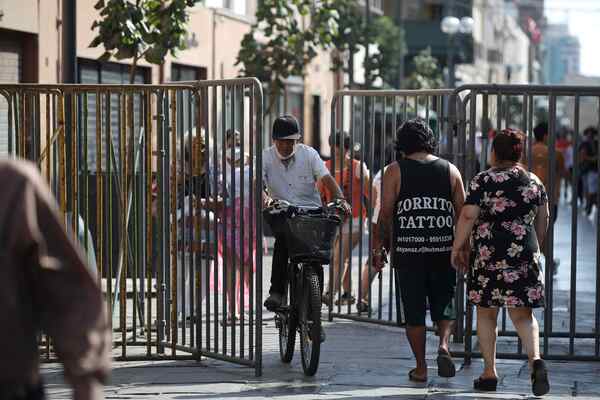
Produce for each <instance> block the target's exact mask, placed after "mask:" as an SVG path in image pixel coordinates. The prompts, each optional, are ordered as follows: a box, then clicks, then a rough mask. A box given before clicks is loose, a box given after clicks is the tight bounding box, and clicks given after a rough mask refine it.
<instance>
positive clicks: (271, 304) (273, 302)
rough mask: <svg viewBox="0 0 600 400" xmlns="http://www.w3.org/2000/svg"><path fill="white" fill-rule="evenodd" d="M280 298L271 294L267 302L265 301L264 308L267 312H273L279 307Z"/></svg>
mask: <svg viewBox="0 0 600 400" xmlns="http://www.w3.org/2000/svg"><path fill="white" fill-rule="evenodd" d="M282 300H283V299H282V297H281V295H280V294H279V293H271V294H270V295H269V297H267V300H265V307H266V308H267V310H269V311H275V310H277V309H278V308H279V307H281V301H282Z"/></svg>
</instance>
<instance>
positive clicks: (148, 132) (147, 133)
mask: <svg viewBox="0 0 600 400" xmlns="http://www.w3.org/2000/svg"><path fill="white" fill-rule="evenodd" d="M145 94H146V96H145V98H146V107H145V111H146V113H145V114H146V126H145V129H144V143H145V144H146V148H145V150H146V157H145V161H146V173H145V178H146V184H145V190H146V191H145V193H146V208H145V210H146V263H145V265H146V274H147V280H146V296H147V297H146V307H147V308H146V354H147V355H148V356H150V354H151V352H152V348H151V341H152V261H153V257H152V235H153V226H152V225H153V224H152V112H151V110H152V94H151V92H150V91H146V93H145ZM159 264H160V263H159ZM159 295H160V293H158V289H157V296H159ZM161 346H162V344H161ZM157 347H158V346H157Z"/></svg>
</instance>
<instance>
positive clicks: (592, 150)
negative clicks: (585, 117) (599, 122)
mask: <svg viewBox="0 0 600 400" xmlns="http://www.w3.org/2000/svg"><path fill="white" fill-rule="evenodd" d="M583 136H584V140H583V141H582V142H581V144H580V145H579V172H580V176H581V178H580V179H581V180H580V185H579V186H580V188H582V189H581V190H580V191H581V193H579V197H580V199H582V198H585V201H586V203H585V212H586V215H587V216H590V215H591V214H592V211H593V208H594V207H597V203H598V202H597V198H596V197H597V192H598V189H597V187H598V129H596V128H595V127H593V126H589V127H587V128H586V129H585V130H584V131H583Z"/></svg>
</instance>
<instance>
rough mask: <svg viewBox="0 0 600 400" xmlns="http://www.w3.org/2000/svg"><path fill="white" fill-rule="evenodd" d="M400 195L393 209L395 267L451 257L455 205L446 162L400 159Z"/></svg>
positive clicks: (439, 160) (439, 159)
mask: <svg viewBox="0 0 600 400" xmlns="http://www.w3.org/2000/svg"><path fill="white" fill-rule="evenodd" d="M398 164H399V166H400V194H399V195H398V199H397V200H396V205H395V207H394V235H393V257H394V258H393V259H394V262H393V264H394V266H395V267H399V266H403V265H407V264H409V263H410V261H411V260H414V259H415V257H418V258H421V257H429V256H441V255H445V256H449V253H450V252H451V251H452V241H453V240H454V205H453V203H452V187H451V185H450V168H449V163H448V161H446V160H442V159H441V158H438V159H437V160H433V161H419V160H411V159H406V158H405V159H401V160H399V161H398Z"/></svg>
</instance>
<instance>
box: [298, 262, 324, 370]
mask: <svg viewBox="0 0 600 400" xmlns="http://www.w3.org/2000/svg"><path fill="white" fill-rule="evenodd" d="M303 289H304V290H303V293H302V302H301V304H300V321H299V323H300V352H301V355H302V369H303V370H304V374H305V375H307V376H313V375H314V374H315V373H316V372H317V369H318V368H319V357H320V355H321V285H320V283H319V275H318V273H317V272H316V271H314V270H313V269H308V270H307V271H306V275H305V281H304V288H303Z"/></svg>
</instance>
